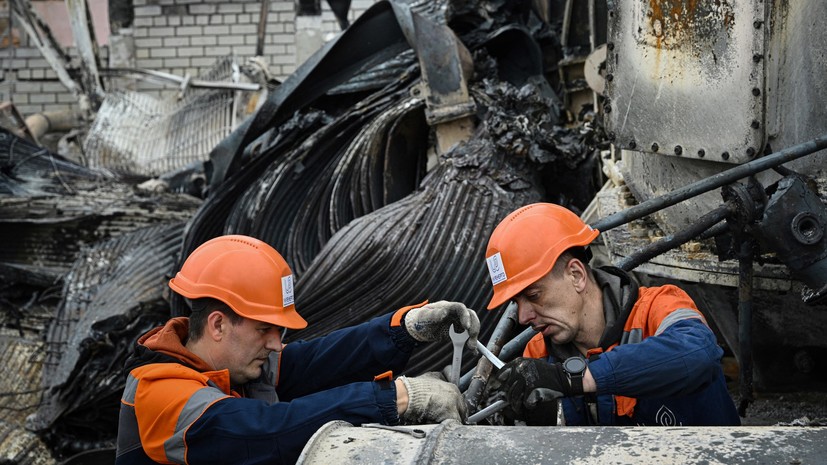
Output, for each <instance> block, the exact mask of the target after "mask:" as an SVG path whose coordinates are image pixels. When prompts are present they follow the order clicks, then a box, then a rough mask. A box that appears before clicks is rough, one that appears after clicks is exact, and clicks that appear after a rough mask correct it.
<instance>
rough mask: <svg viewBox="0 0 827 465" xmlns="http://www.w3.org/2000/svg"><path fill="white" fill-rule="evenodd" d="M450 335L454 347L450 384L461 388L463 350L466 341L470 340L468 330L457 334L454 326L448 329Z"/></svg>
mask: <svg viewBox="0 0 827 465" xmlns="http://www.w3.org/2000/svg"><path fill="white" fill-rule="evenodd" d="M448 335H449V336H451V343H452V344H453V345H454V358H453V359H452V360H451V376H450V378H448V382H450V383H454V384H456V385H457V386H459V376H460V371H461V370H462V349H464V348H465V341H467V340H468V330H466V329H463V330H462V332H459V333H458V332H457V331H456V330H455V329H454V325H451V327H450V328H449V329H448Z"/></svg>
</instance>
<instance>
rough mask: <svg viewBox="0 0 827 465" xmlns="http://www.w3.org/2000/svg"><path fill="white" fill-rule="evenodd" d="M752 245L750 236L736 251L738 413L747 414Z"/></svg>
mask: <svg viewBox="0 0 827 465" xmlns="http://www.w3.org/2000/svg"><path fill="white" fill-rule="evenodd" d="M753 245H754V241H753V239H752V238H751V237H748V236H747V237H745V238H744V240H743V241H741V244H740V248H739V251H738V347H739V349H740V351H739V352H740V357H739V360H738V362H739V372H740V374H739V378H740V383H739V384H740V388H739V392H740V394H741V401H740V403H739V405H738V414H739V415H740V416H742V417H744V416H746V414H747V407H749V405H750V404H751V403H752V402H753V400H754V399H753V395H752V278H753V267H752V262H753Z"/></svg>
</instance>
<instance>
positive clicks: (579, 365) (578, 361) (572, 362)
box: [563, 357, 586, 373]
mask: <svg viewBox="0 0 827 465" xmlns="http://www.w3.org/2000/svg"><path fill="white" fill-rule="evenodd" d="M563 368H564V369H565V370H566V371H567V372H569V373H582V372H584V371H586V361H585V360H583V359H582V358H580V357H571V358H568V359H566V361H565V362H563Z"/></svg>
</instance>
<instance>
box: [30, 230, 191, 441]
mask: <svg viewBox="0 0 827 465" xmlns="http://www.w3.org/2000/svg"><path fill="white" fill-rule="evenodd" d="M183 227H184V223H181V222H176V223H169V224H162V225H157V226H151V227H147V228H143V229H139V230H136V231H133V232H131V233H129V234H124V235H122V236H120V237H118V238H114V239H111V240H108V241H103V242H100V243H98V244H96V245H94V246H92V247H88V248H85V249H84V250H83V252H82V253H81V255H80V256H79V257H78V259H77V260H76V261H75V262H74V264H73V266H72V269H71V271H70V272H69V274H68V275H67V276H66V278H65V283H64V288H63V300H62V301H61V303H60V305H59V307H58V311H57V314H56V316H55V319H54V320H53V322H52V324H51V325H50V327H49V330H48V333H47V337H46V358H45V360H44V367H43V373H42V388H43V389H44V395H43V402H42V404H41V405H40V407H39V409H38V411H37V413H36V414H35V415H33V416H32V417H30V418H29V419H28V420H27V427H28V428H30V429H33V430H35V431H42V430H45V429H52V430H57V431H59V432H60V433H62V434H64V435H68V436H69V437H74V438H75V439H76V440H78V441H81V442H83V441H88V442H94V441H96V440H99V439H103V438H107V439H108V438H109V436H110V435H111V431H113V430H115V429H117V413H115V412H117V410H118V407H119V405H120V404H119V399H120V394H121V391H122V390H123V382H124V380H125V373H124V372H123V364H124V361H125V360H126V357H127V356H128V355H129V352H130V350H131V346H132V343H133V342H134V340H135V339H136V338H137V337H138V336H139V335H140V334H142V333H143V332H145V331H147V330H149V329H151V328H152V327H153V326H155V325H158V324H160V323H162V322H163V321H165V320H166V319H167V318H168V307H167V305H166V303H165V301H164V295H165V293H166V292H167V291H166V290H165V289H166V282H167V279H168V277H169V275H170V273H171V272H172V269H173V267H174V264H175V263H176V261H177V259H178V252H179V250H180V248H181V242H182V240H183V239H182V232H183ZM75 452H77V451H75Z"/></svg>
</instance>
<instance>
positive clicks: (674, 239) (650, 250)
mask: <svg viewBox="0 0 827 465" xmlns="http://www.w3.org/2000/svg"><path fill="white" fill-rule="evenodd" d="M734 211H735V205H734V204H732V203H730V202H727V203H724V204H723V205H721V206H719V207H718V208H716V209H714V210H712V211H710V212H709V213H707V214H706V215H704V216H702V217H700V218H699V219H698V221H696V222H695V223H693V224H691V225H690V226H689V227H687V228H686V229H683V230H682V231H680V232H678V233H676V234H670V235H668V236H666V237H664V238H663V239H661V240H659V241H657V242H653V243H651V244H649V245H647V246H646V247H643V248H641V249H639V250H638V251H637V252H635V253H633V254H631V255H629V256H627V257H626V258H624V259H623V260H620V261H619V262H617V267H618V268H620V269H621V270H624V271H629V270H631V269H634V268H635V267H637V266H638V265H640V264H641V263H643V262H645V261H647V260H649V259H651V258H653V257H657V256H658V255H660V254H662V253H664V252H668V251H669V250H672V249H674V248H675V247H679V246H680V245H681V244H684V243H686V242H689V241H690V240H692V239H693V238H695V237H697V236H699V235H700V234H702V233H703V232H705V231H707V230H708V229H709V228H711V227H713V226H715V225H716V224H718V223H719V222H721V220H723V219H724V218H726V217H727V216H728V215H730V214H731V213H732V212H734Z"/></svg>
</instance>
